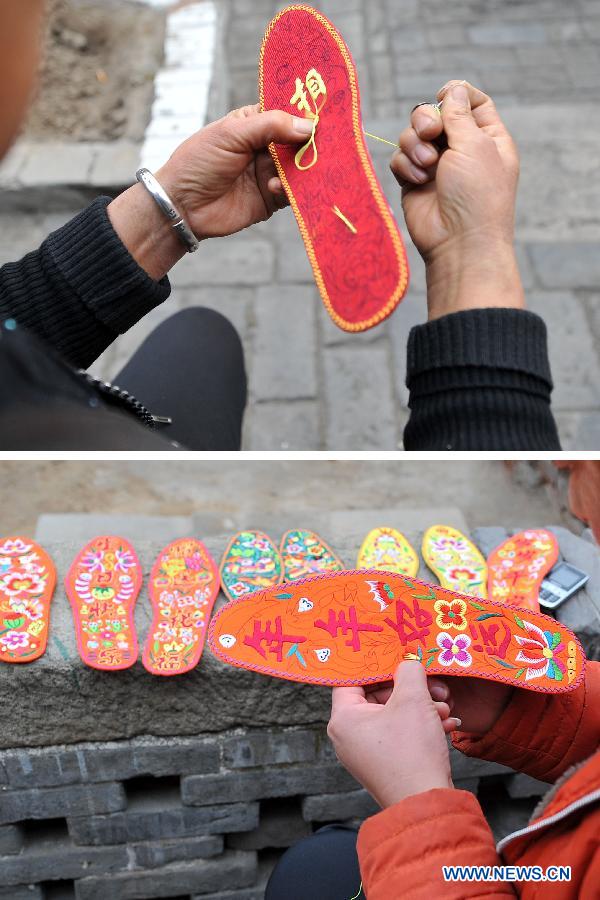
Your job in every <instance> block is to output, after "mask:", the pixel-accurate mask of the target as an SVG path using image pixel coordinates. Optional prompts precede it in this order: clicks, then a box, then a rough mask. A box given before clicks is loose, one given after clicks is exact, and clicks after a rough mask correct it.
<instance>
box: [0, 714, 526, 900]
mask: <svg viewBox="0 0 600 900" xmlns="http://www.w3.org/2000/svg"><path fill="white" fill-rule="evenodd" d="M453 769H454V777H455V782H456V784H457V786H459V787H463V788H465V789H467V790H471V791H475V792H479V793H480V795H481V796H482V798H483V801H484V802H485V798H486V796H488V797H489V796H491V797H492V798H493V802H492V801H489V802H488V805H489V806H490V809H491V810H492V812H494V813H495V816H496V819H497V820H499V813H500V811H501V810H503V822H502V828H501V829H500V830H504V831H508V830H510V828H511V827H513V826H514V827H518V826H519V825H520V824H522V820H523V818H524V816H525V814H527V815H528V814H529V811H530V808H531V806H532V805H533V802H534V800H532V799H531V797H537V796H539V795H540V794H541V793H542V791H543V789H544V786H543V785H541V784H540V783H539V782H534V781H533V780H532V779H527V778H524V776H515V775H514V774H513V773H511V772H510V770H508V769H506V768H504V767H503V766H498V765H495V764H491V763H482V762H479V761H477V760H469V759H467V758H466V757H462V756H460V755H459V754H453ZM0 785H1V787H0V898H10V900H21V898H27V900H50V898H52V900H54V898H59V897H60V898H61V900H67V898H72V897H75V898H77V900H106V898H107V897H110V898H111V900H134V898H136V900H150V898H155V897H164V898H167V897H168V898H177V900H182V898H186V900H187V898H195V897H202V898H203V900H259V898H261V897H262V896H263V890H264V883H265V880H266V878H267V877H268V873H269V871H270V869H271V868H272V866H273V864H274V862H275V861H276V859H277V857H278V855H279V854H280V853H281V852H282V850H283V849H284V848H286V847H288V846H290V845H292V844H293V843H295V842H296V841H298V840H300V839H301V838H302V837H304V836H305V835H307V834H309V833H311V832H312V831H313V830H314V829H316V828H318V827H320V826H321V825H323V824H325V823H328V822H332V821H350V820H353V821H355V822H359V821H361V820H362V819H364V818H365V817H366V816H369V815H372V814H373V813H374V812H376V810H377V807H376V805H375V803H374V802H373V800H372V799H371V798H370V797H369V795H368V794H367V793H366V792H365V791H364V790H362V789H361V788H360V787H359V785H358V784H357V783H356V782H355V781H354V779H353V778H352V777H351V776H350V775H349V774H348V773H347V772H345V771H344V770H343V769H342V768H341V766H340V765H339V764H338V763H337V761H336V759H335V755H334V753H333V750H332V747H331V745H330V743H329V741H328V739H327V737H326V734H325V730H324V728H323V727H322V726H319V727H315V728H291V729H290V728H270V729H262V730H249V731H242V730H237V731H225V732H222V733H220V734H217V735H215V734H211V735H204V736H202V735H201V736H199V737H197V738H185V737H174V738H154V737H137V738H133V739H131V740H124V741H114V742H95V743H80V744H73V745H63V746H53V747H46V748H42V749H14V750H6V751H3V752H2V753H0ZM490 792H491V793H490ZM511 797H512V798H518V800H517V801H516V803H517V806H519V804H520V807H521V812H520V813H519V816H517V818H515V800H512V799H511ZM523 798H524V799H523ZM507 813H509V819H510V821H508V820H507V818H506V814H507ZM497 824H498V823H497Z"/></svg>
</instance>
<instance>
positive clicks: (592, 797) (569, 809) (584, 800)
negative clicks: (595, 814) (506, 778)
mask: <svg viewBox="0 0 600 900" xmlns="http://www.w3.org/2000/svg"><path fill="white" fill-rule="evenodd" d="M597 800H600V788H598V790H596V791H592V793H591V794H587V795H586V796H585V797H580V798H579V800H574V801H573V803H570V804H569V805H568V806H565V808H564V809H561V810H559V811H558V812H556V813H554V815H552V816H549V817H548V818H547V819H540V821H539V822H534V823H533V824H532V825H527V827H526V828H521V829H520V830H519V831H514V832H513V833H512V834H507V836H506V837H505V838H502V840H501V841H498V843H497V845H496V850H497V852H498V853H501V852H502V850H504V848H505V847H506V845H507V844H509V843H510V842H511V841H513V840H514V839H515V838H518V837H523V835H525V834H531V833H532V832H534V831H540V830H541V829H542V828H545V827H546V825H554V823H555V822H560V820H561V819H565V818H566V817H567V816H570V815H571V813H574V812H577V811H578V810H580V809H582V807H584V806H589V805H590V804H591V803H595V802H596V801H597Z"/></svg>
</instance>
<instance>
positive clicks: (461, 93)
mask: <svg viewBox="0 0 600 900" xmlns="http://www.w3.org/2000/svg"><path fill="white" fill-rule="evenodd" d="M448 93H449V94H450V96H451V97H452V99H453V100H454V101H455V103H458V104H459V105H460V106H467V107H468V106H469V92H468V90H467V89H466V87H465V86H464V84H455V85H454V86H453V87H451V88H450V90H449V92H448Z"/></svg>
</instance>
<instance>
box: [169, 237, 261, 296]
mask: <svg viewBox="0 0 600 900" xmlns="http://www.w3.org/2000/svg"><path fill="white" fill-rule="evenodd" d="M274 265H275V262H274V254H273V247H272V246H271V245H270V244H269V243H267V242H266V241H261V240H255V239H253V238H245V237H243V238H238V237H237V236H235V235H234V236H230V237H228V238H221V239H217V240H214V239H213V240H211V241H210V242H208V241H205V242H203V243H202V244H201V245H200V249H199V250H198V252H197V253H189V254H187V256H186V257H185V259H182V260H181V262H179V263H178V264H177V265H176V266H175V268H174V269H173V270H172V272H171V273H170V275H169V278H170V281H171V283H172V284H173V286H174V287H188V288H191V287H204V286H206V285H213V284H217V285H219V284H225V285H230V284H231V285H233V284H239V285H242V286H244V285H255V284H268V283H269V282H270V281H271V280H272V279H273V275H274Z"/></svg>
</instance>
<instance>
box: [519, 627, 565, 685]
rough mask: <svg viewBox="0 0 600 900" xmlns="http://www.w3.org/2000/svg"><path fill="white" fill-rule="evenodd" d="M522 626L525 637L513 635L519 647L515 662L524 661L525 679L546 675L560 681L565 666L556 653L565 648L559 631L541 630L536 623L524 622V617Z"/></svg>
mask: <svg viewBox="0 0 600 900" xmlns="http://www.w3.org/2000/svg"><path fill="white" fill-rule="evenodd" d="M523 626H524V628H525V631H526V632H527V637H522V636H521V635H515V641H516V642H517V644H519V646H520V647H521V649H520V650H519V652H518V653H517V655H516V657H515V662H520V663H525V665H526V669H525V680H526V681H529V680H530V679H532V678H542V676H544V675H547V676H548V678H551V679H552V680H554V681H562V678H563V675H564V674H565V672H566V666H565V664H564V663H563V662H562V661H561V660H560V659H559V658H558V654H559V653H562V651H563V650H564V649H565V645H564V644H563V643H562V642H561V637H560V632H558V631H555V632H551V631H542V629H541V628H538V626H537V625H533V624H532V623H531V622H526V621H525V619H523Z"/></svg>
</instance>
